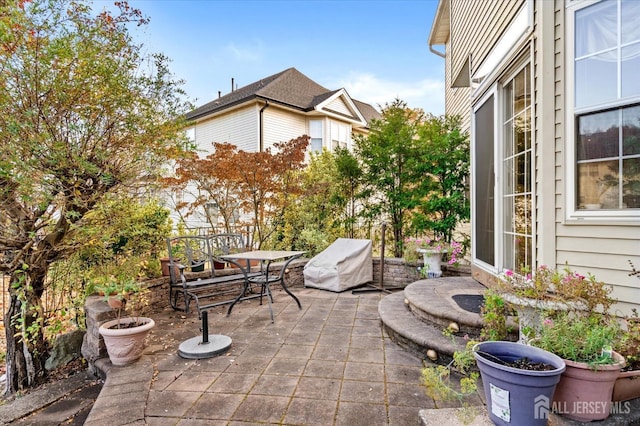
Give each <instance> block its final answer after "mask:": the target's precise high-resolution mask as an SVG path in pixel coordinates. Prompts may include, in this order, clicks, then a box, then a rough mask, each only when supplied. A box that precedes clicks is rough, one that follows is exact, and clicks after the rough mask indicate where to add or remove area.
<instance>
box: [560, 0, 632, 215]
mask: <svg viewBox="0 0 640 426" xmlns="http://www.w3.org/2000/svg"><path fill="white" fill-rule="evenodd" d="M600 1H602V0H582V1H578V0H569V1H568V2H567V4H566V19H565V27H566V31H565V33H566V38H567V41H566V43H565V46H566V56H565V60H566V69H567V72H566V77H565V78H566V84H565V89H566V99H565V106H566V108H565V110H566V116H565V130H566V131H565V134H566V138H565V145H564V151H565V159H566V168H565V170H566V174H565V188H564V192H565V212H566V214H565V224H590V223H597V224H601V225H606V224H611V225H620V224H624V223H633V224H637V223H638V222H640V210H638V209H618V210H614V209H611V210H587V209H577V208H576V196H577V191H578V189H577V176H576V173H577V159H576V144H577V141H576V127H577V122H576V116H577V114H578V113H587V112H599V111H604V110H606V109H610V108H616V107H624V106H626V105H630V104H631V103H630V101H629V99H625V100H624V101H620V100H618V101H616V102H612V103H610V104H606V105H599V106H598V107H597V108H589V109H582V110H576V108H575V67H574V64H575V62H574V53H575V43H574V41H575V14H576V12H577V11H578V10H581V9H583V8H585V7H588V6H591V5H594V4H596V3H599V2H600ZM637 101H640V97H639V99H637V100H636V102H637Z"/></svg>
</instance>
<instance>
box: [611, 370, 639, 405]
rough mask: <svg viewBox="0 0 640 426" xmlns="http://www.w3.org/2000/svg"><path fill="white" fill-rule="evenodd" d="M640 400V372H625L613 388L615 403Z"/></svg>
mask: <svg viewBox="0 0 640 426" xmlns="http://www.w3.org/2000/svg"><path fill="white" fill-rule="evenodd" d="M636 398H640V370H630V371H623V372H621V373H620V375H619V376H618V378H617V379H616V383H615V385H614V386H613V401H629V400H630V399H636Z"/></svg>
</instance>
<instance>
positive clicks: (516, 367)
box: [473, 341, 565, 426]
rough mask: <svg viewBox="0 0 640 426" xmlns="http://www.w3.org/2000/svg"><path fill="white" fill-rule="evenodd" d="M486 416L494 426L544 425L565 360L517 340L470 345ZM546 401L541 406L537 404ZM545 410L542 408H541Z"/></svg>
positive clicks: (563, 369)
mask: <svg viewBox="0 0 640 426" xmlns="http://www.w3.org/2000/svg"><path fill="white" fill-rule="evenodd" d="M473 356H474V357H475V360H476V363H477V365H478V368H479V369H480V375H481V376H482V385H483V388H484V394H485V399H486V403H487V410H488V412H489V418H490V419H491V420H492V421H493V422H494V423H495V424H497V425H500V424H514V425H523V424H527V425H531V426H534V425H540V426H543V425H546V424H547V417H548V413H549V411H548V409H549V408H550V407H548V403H549V401H551V398H552V397H553V394H554V391H555V389H556V385H557V384H558V382H559V380H560V375H561V374H562V373H563V372H564V371H565V362H564V361H563V360H562V359H561V358H560V357H558V356H557V355H554V354H553V353H551V352H548V351H545V350H542V349H539V348H536V347H534V346H529V345H523V344H521V343H517V342H506V341H487V342H480V343H477V344H475V345H474V346H473ZM545 403H546V404H547V407H544V408H542V406H541V404H545ZM545 410H546V411H545Z"/></svg>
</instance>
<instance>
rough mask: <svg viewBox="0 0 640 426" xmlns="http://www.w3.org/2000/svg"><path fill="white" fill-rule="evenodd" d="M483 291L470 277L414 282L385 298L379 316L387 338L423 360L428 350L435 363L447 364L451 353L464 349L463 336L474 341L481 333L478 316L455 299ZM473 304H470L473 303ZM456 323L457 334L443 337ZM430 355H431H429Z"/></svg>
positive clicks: (464, 340)
mask: <svg viewBox="0 0 640 426" xmlns="http://www.w3.org/2000/svg"><path fill="white" fill-rule="evenodd" d="M484 291H485V287H484V286H482V285H481V284H480V283H478V282H477V281H475V280H474V279H473V278H471V277H445V278H436V279H429V280H421V281H416V282H414V283H412V284H409V285H408V286H407V287H406V288H405V289H404V291H401V292H398V293H393V294H390V295H388V296H385V297H384V298H383V299H382V300H381V301H380V304H379V305H378V313H379V314H380V318H381V320H382V323H383V326H384V329H385V331H386V332H387V334H388V335H389V337H390V338H391V339H392V340H394V341H395V342H396V343H398V344H399V345H400V346H402V347H404V348H405V349H407V350H409V351H411V352H413V353H414V354H416V355H417V356H419V357H421V358H423V359H430V357H429V356H428V355H427V354H428V351H429V350H433V351H435V354H437V359H436V362H438V363H441V364H447V363H449V362H450V361H451V359H452V356H453V353H454V352H455V351H457V350H462V349H464V347H465V346H466V343H467V339H465V338H464V337H463V336H465V335H468V336H469V337H472V338H473V337H477V336H479V335H480V331H481V330H482V318H481V316H480V314H479V313H476V312H471V311H469V310H467V309H464V308H463V307H461V306H460V304H458V302H456V300H455V299H454V296H456V298H457V297H460V296H459V295H468V296H472V297H470V298H467V299H473V297H477V296H481V295H482V294H484ZM472 302H473V300H472ZM451 323H455V326H456V327H457V328H458V330H459V331H458V332H457V333H455V334H454V335H452V336H445V335H444V334H443V330H444V329H446V328H447V327H449V325H450V324H451ZM431 355H433V353H431Z"/></svg>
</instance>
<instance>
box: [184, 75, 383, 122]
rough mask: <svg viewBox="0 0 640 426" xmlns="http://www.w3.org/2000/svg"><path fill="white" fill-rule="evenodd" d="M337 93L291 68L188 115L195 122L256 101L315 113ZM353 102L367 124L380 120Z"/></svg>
mask: <svg viewBox="0 0 640 426" xmlns="http://www.w3.org/2000/svg"><path fill="white" fill-rule="evenodd" d="M336 92H338V90H328V89H327V88H325V87H322V86H321V85H319V84H318V83H316V82H315V81H313V80H311V79H310V78H309V77H307V76H306V75H304V74H302V73H301V72H300V71H298V70H297V69H295V68H288V69H286V70H284V71H282V72H279V73H277V74H274V75H272V76H269V77H266V78H263V79H261V80H259V81H256V82H254V83H251V84H248V85H246V86H244V87H241V88H239V89H237V90H234V91H233V92H230V93H228V94H226V95H224V96H221V97H219V98H218V99H216V100H214V101H211V102H209V103H206V104H204V105H202V106H201V107H199V108H196V109H194V110H193V111H191V112H189V113H188V114H187V119H189V120H195V119H198V118H200V117H204V116H206V115H209V114H211V113H214V112H218V111H222V110H225V109H227V108H230V107H232V106H234V105H238V104H241V103H244V102H247V101H250V100H252V99H256V98H260V99H264V100H268V101H269V102H275V103H279V104H282V105H286V106H288V107H291V108H295V109H299V110H301V111H305V112H306V111H312V110H313V109H314V107H315V106H316V105H318V104H320V103H321V102H323V101H325V100H327V99H328V98H329V97H331V96H332V95H333V94H335V93H336ZM353 102H354V103H355V105H356V106H357V108H358V109H359V110H360V112H361V114H362V115H363V117H365V119H366V120H367V122H368V121H369V119H370V118H379V117H380V113H378V112H377V111H376V110H375V109H374V108H373V107H372V106H371V105H369V104H366V103H364V102H360V101H356V100H355V99H353Z"/></svg>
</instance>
